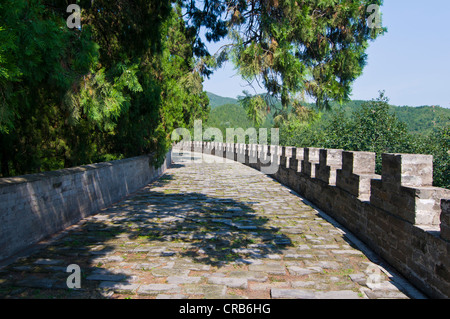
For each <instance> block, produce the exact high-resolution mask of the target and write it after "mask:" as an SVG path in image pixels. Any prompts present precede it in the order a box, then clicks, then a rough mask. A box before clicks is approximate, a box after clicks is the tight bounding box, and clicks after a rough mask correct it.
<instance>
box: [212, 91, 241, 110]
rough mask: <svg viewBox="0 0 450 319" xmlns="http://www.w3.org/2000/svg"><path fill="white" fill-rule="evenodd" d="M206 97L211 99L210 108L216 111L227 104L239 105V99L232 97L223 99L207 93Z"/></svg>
mask: <svg viewBox="0 0 450 319" xmlns="http://www.w3.org/2000/svg"><path fill="white" fill-rule="evenodd" d="M206 95H207V96H208V99H209V106H210V108H211V110H214V109H215V108H216V107H219V106H222V105H225V104H239V101H238V100H237V99H233V98H231V97H223V96H219V95H216V94H213V93H211V92H206Z"/></svg>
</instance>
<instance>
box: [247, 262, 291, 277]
mask: <svg viewBox="0 0 450 319" xmlns="http://www.w3.org/2000/svg"><path fill="white" fill-rule="evenodd" d="M248 269H249V270H251V271H262V272H266V273H268V274H272V275H285V274H286V269H285V267H284V265H282V264H279V263H265V264H251V265H249V266H248Z"/></svg>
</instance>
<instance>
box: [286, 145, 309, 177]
mask: <svg viewBox="0 0 450 319" xmlns="http://www.w3.org/2000/svg"><path fill="white" fill-rule="evenodd" d="M304 156H305V149H304V148H298V147H293V148H292V154H291V158H290V160H289V168H290V169H292V170H294V171H295V172H298V173H300V172H301V171H302V161H303V158H304Z"/></svg>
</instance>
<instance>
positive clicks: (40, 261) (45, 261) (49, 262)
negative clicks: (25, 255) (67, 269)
mask: <svg viewBox="0 0 450 319" xmlns="http://www.w3.org/2000/svg"><path fill="white" fill-rule="evenodd" d="M62 263H63V261H62V260H59V259H38V260H36V261H35V262H34V264H35V265H59V264H62Z"/></svg>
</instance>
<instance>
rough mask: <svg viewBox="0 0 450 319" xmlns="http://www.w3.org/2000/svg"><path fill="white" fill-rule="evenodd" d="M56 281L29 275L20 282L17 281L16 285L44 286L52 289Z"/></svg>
mask: <svg viewBox="0 0 450 319" xmlns="http://www.w3.org/2000/svg"><path fill="white" fill-rule="evenodd" d="M55 283H56V280H55V279H50V278H38V277H35V276H30V277H27V278H25V279H23V280H21V281H19V282H16V286H19V287H29V288H43V289H50V288H52V287H53V286H54V284H55Z"/></svg>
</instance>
